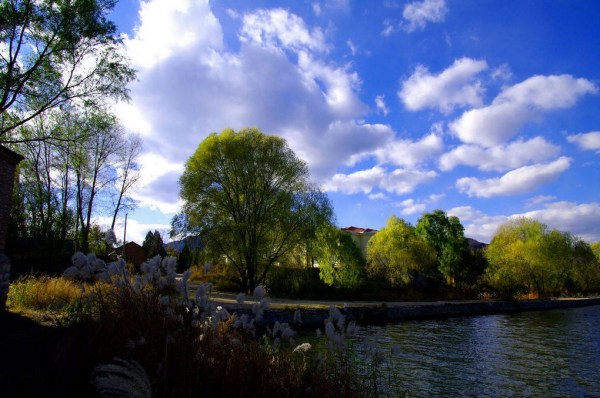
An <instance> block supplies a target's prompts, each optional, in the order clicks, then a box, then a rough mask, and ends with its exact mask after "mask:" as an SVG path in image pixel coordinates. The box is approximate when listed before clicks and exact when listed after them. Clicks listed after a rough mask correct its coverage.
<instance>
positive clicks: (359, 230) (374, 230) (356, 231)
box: [340, 226, 377, 234]
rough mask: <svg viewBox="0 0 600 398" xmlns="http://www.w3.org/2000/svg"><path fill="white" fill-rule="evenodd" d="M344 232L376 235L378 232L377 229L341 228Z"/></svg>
mask: <svg viewBox="0 0 600 398" xmlns="http://www.w3.org/2000/svg"><path fill="white" fill-rule="evenodd" d="M340 229H341V230H342V231H345V232H350V233H353V234H374V233H375V232H377V230H376V229H371V228H358V227H352V226H350V227H346V228H340Z"/></svg>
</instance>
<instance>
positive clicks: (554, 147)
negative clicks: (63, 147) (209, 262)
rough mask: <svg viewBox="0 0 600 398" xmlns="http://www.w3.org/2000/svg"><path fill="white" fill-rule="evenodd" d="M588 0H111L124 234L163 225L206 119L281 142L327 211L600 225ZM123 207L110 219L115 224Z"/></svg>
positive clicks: (483, 225)
mask: <svg viewBox="0 0 600 398" xmlns="http://www.w3.org/2000/svg"><path fill="white" fill-rule="evenodd" d="M598 15H600V2H598V1H594V0H590V1H586V0H578V1H571V0H564V1H561V0H552V1H550V0H549V1H537V0H503V1H499V0H498V1H492V0H485V1H481V0H457V1H453V0H415V1H410V0H408V1H401V0H383V1H358V0H356V1H352V0H305V1H302V0H299V1H293V2H292V1H261V0H258V1H246V0H220V1H207V0H147V1H138V0H120V1H119V3H118V4H117V6H116V7H115V9H114V10H113V12H112V14H111V15H110V18H111V19H112V20H113V21H114V22H115V23H117V25H118V27H119V30H120V32H121V34H122V37H123V46H124V51H125V52H126V54H127V56H128V57H129V59H130V60H131V63H132V66H133V67H134V68H135V69H136V70H137V80H136V81H135V82H134V83H132V84H131V85H130V87H129V88H130V90H131V92H130V95H131V100H130V101H129V102H128V103H120V104H118V105H116V107H115V112H116V114H117V115H118V116H119V118H120V119H121V123H122V124H123V125H124V126H125V128H126V129H127V130H129V131H131V132H134V133H136V134H139V135H141V137H142V139H143V141H144V149H143V153H142V155H141V156H140V159H139V161H140V168H141V178H140V183H139V185H138V187H137V189H136V191H135V192H134V193H133V196H134V198H135V199H136V200H137V201H138V207H137V209H136V210H135V211H130V212H129V216H128V223H127V237H126V239H127V241H130V240H135V241H137V242H138V243H141V242H142V241H143V238H144V236H145V234H146V232H147V231H148V230H155V229H157V230H159V231H160V232H161V233H162V234H164V236H165V240H168V237H167V234H166V232H167V231H168V230H169V228H170V225H169V224H170V220H171V218H172V217H173V215H174V214H175V213H176V212H178V211H179V209H180V208H181V204H182V203H181V200H180V199H179V195H178V193H179V183H178V179H179V176H180V175H181V173H182V171H183V167H184V163H185V161H186V160H187V159H188V158H189V157H190V156H191V155H192V154H193V152H194V151H195V149H196V148H197V147H198V145H199V144H200V143H201V142H202V140H203V139H204V138H205V137H207V136H208V135H209V134H210V133H213V132H220V131H222V130H223V129H225V128H233V129H235V130H238V129H241V128H244V127H257V128H259V129H260V130H261V131H263V132H264V133H266V134H273V135H278V136H281V137H283V138H285V139H286V140H287V143H288V145H289V146H290V147H291V148H292V149H293V150H294V151H295V153H296V155H297V156H298V157H299V158H301V159H303V160H304V161H305V162H306V163H307V165H308V167H309V170H310V172H311V177H312V179H313V180H314V182H315V183H317V184H319V186H320V187H321V188H322V190H324V191H325V192H327V194H328V196H329V198H330V199H331V201H332V204H333V207H334V210H335V214H336V223H337V225H338V226H340V227H347V226H350V225H353V226H357V227H368V228H374V229H380V228H382V227H383V226H384V225H385V223H386V221H387V219H388V218H389V217H390V216H391V215H396V216H398V217H401V218H404V219H405V220H407V221H409V222H411V223H412V224H416V222H417V220H418V219H419V218H420V217H421V215H422V214H423V213H424V212H432V211H433V210H436V209H441V210H443V211H445V212H447V213H448V214H449V215H454V216H457V217H459V219H460V220H461V222H462V224H463V225H464V226H465V235H466V236H468V237H471V238H474V239H477V240H479V241H482V242H489V241H490V240H491V238H492V236H493V235H494V232H495V231H496V229H497V227H498V226H499V225H501V224H502V223H504V222H506V221H507V220H509V219H510V218H511V217H519V216H525V217H532V218H535V219H537V220H539V221H541V222H543V223H545V224H547V225H548V226H549V227H550V228H556V229H559V230H561V231H567V232H570V233H573V234H575V235H577V236H579V237H581V238H583V239H585V240H587V241H589V242H595V241H599V240H600V184H599V181H600V179H599V178H598V172H599V171H600V167H599V166H600V112H599V110H600V24H598V23H597V16H598ZM122 228H123V220H121V221H120V225H119V226H118V228H117V231H116V233H117V236H122V233H123V229H122Z"/></svg>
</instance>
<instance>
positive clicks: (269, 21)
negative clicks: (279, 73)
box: [240, 9, 328, 52]
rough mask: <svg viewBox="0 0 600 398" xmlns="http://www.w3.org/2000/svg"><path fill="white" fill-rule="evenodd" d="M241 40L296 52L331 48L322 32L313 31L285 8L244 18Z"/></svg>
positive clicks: (258, 12) (318, 30)
mask: <svg viewBox="0 0 600 398" xmlns="http://www.w3.org/2000/svg"><path fill="white" fill-rule="evenodd" d="M240 40H241V41H242V42H247V41H252V42H255V43H259V44H261V45H263V46H269V47H272V48H285V49H290V50H294V51H298V50H305V49H307V50H312V51H319V52H321V51H326V50H327V49H328V46H327V45H326V43H325V38H324V36H323V32H322V31H321V29H319V28H315V29H312V30H310V29H309V28H308V27H307V26H306V24H305V23H304V20H302V18H300V17H298V16H297V15H294V14H291V13H289V12H288V11H286V10H284V9H274V10H258V11H256V12H253V13H250V14H246V15H244V17H243V26H242V30H241V33H240Z"/></svg>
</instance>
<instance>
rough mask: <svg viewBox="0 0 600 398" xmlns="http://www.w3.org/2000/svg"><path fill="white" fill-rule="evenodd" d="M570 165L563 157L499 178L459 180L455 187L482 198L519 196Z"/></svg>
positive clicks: (553, 177)
mask: <svg viewBox="0 0 600 398" xmlns="http://www.w3.org/2000/svg"><path fill="white" fill-rule="evenodd" d="M570 164H571V159H569V158H567V157H564V156H563V157H560V158H558V159H557V160H555V161H554V162H551V163H546V164H535V165H531V166H524V167H520V168H518V169H515V170H512V171H509V172H508V173H506V174H504V175H503V176H502V177H500V178H490V179H479V178H475V177H464V178H460V179H458V181H457V182H456V186H457V188H458V190H459V191H460V192H463V193H466V194H467V195H469V196H477V197H482V198H490V197H493V196H504V195H515V194H521V193H526V192H531V191H534V190H535V189H537V188H538V187H540V186H541V185H544V184H545V183H547V182H549V181H552V180H553V179H555V178H556V177H557V176H558V175H559V174H560V173H562V172H563V171H565V170H567V169H568V168H569V166H570Z"/></svg>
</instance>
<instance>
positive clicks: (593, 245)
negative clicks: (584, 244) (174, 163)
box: [590, 242, 600, 263]
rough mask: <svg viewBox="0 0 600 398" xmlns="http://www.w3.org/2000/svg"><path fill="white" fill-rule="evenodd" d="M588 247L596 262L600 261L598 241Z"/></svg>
mask: <svg viewBox="0 0 600 398" xmlns="http://www.w3.org/2000/svg"><path fill="white" fill-rule="evenodd" d="M590 247H591V249H592V252H594V255H595V256H596V259H597V261H598V263H600V242H594V243H592V244H591V245H590Z"/></svg>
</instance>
